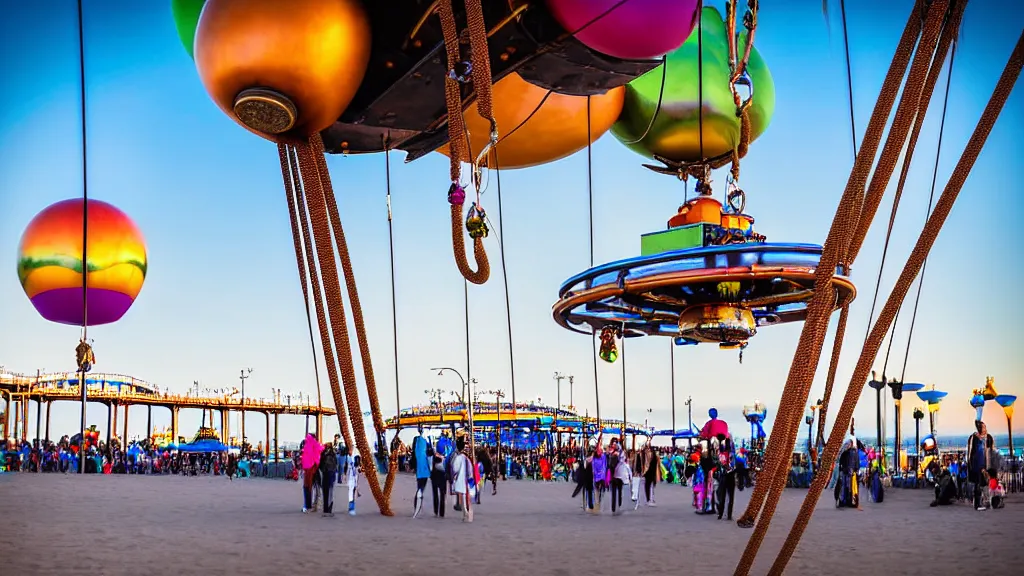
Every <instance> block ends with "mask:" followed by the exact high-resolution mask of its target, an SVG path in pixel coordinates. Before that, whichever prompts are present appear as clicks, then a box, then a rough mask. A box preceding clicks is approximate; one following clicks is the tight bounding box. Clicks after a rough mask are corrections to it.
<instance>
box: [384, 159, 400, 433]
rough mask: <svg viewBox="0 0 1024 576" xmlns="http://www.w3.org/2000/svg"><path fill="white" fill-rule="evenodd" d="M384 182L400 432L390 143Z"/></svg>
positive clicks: (397, 415) (397, 410)
mask: <svg viewBox="0 0 1024 576" xmlns="http://www.w3.org/2000/svg"><path fill="white" fill-rule="evenodd" d="M384 182H385V186H386V187H387V204H388V251H389V255H390V257H391V338H392V340H393V342H394V350H395V418H396V420H395V424H396V425H397V426H398V431H399V432H400V431H401V430H402V402H401V396H400V392H399V390H400V387H399V385H398V296H397V292H396V290H395V230H394V224H393V223H392V218H391V142H390V139H385V141H384ZM396 434H397V433H396Z"/></svg>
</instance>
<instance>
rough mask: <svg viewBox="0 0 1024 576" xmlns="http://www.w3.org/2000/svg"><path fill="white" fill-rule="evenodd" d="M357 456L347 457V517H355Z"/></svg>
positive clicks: (357, 491) (357, 478) (357, 486)
mask: <svg viewBox="0 0 1024 576" xmlns="http://www.w3.org/2000/svg"><path fill="white" fill-rule="evenodd" d="M361 463H362V462H361V461H360V460H359V456H356V457H352V456H349V463H348V515H349V516H355V515H356V496H360V494H359V465H360V464H361Z"/></svg>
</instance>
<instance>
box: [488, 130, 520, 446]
mask: <svg viewBox="0 0 1024 576" xmlns="http://www.w3.org/2000/svg"><path fill="white" fill-rule="evenodd" d="M494 170H495V172H494V177H495V180H496V181H497V186H498V191H497V192H498V254H499V255H500V256H501V279H502V282H503V283H504V288H505V322H506V324H507V326H508V370H509V379H510V380H511V382H512V418H513V420H516V419H518V414H519V412H518V410H517V409H516V357H515V354H514V353H513V350H514V349H513V347H512V304H511V299H510V298H509V294H508V269H507V268H506V265H505V224H504V216H505V208H504V206H502V205H501V160H500V158H499V157H498V149H497V148H495V149H494ZM498 403H499V405H500V404H501V398H498ZM500 409H501V408H500V407H499V410H500ZM498 435H499V438H498V446H499V452H500V446H501V438H500V435H501V430H498Z"/></svg>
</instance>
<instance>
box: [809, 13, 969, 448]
mask: <svg viewBox="0 0 1024 576" xmlns="http://www.w3.org/2000/svg"><path fill="white" fill-rule="evenodd" d="M966 4H967V2H966V0H965V1H963V2H957V3H956V5H955V6H953V8H952V14H951V15H950V18H949V20H948V21H947V25H946V27H945V28H944V30H943V33H942V36H941V37H940V38H939V44H938V48H937V49H936V51H935V57H934V60H933V61H932V64H931V67H930V68H929V70H928V73H927V77H926V78H925V82H924V89H923V91H922V92H921V95H920V104H919V107H920V108H919V110H918V112H917V114H916V115H915V116H914V126H913V129H912V130H911V132H910V142H909V144H907V149H906V152H905V153H904V154H903V162H902V165H901V167H900V176H899V180H898V182H897V185H896V194H895V197H894V198H893V204H892V210H891V211H890V213H889V226H888V229H887V231H886V235H885V247H884V248H883V249H882V262H881V264H880V265H879V269H878V278H877V280H876V283H875V295H874V300H873V301H872V303H871V312H870V314H869V316H868V325H869V326H870V324H871V322H872V320H873V319H874V314H875V304H876V303H877V300H878V290H879V286H880V285H881V281H882V270H883V268H884V267H885V260H886V255H887V254H888V249H889V240H890V238H891V237H892V230H893V227H894V226H895V224H896V213H897V211H898V210H899V205H900V200H901V199H902V197H903V189H904V186H905V185H906V182H907V175H908V174H909V172H910V163H911V161H912V159H913V157H914V151H915V149H916V148H917V141H918V139H919V138H920V135H921V128H922V126H923V125H924V120H925V117H926V116H927V113H928V106H929V104H930V103H931V99H932V96H933V94H934V92H935V85H936V83H937V82H938V80H939V76H940V75H941V73H942V64H943V62H945V58H946V54H947V52H948V51H949V47H950V45H951V44H952V42H953V40H954V39H955V38H956V34H957V30H958V29H959V27H960V21H961V19H962V18H963V13H964V7H965V6H966ZM919 53H920V51H919ZM904 95H906V93H904ZM893 149H894V153H895V154H896V155H899V152H900V149H899V148H896V147H893ZM888 150H890V148H889V146H888V145H887V146H886V148H885V149H883V151H882V156H883V158H884V157H885V155H886V151H888ZM875 174H876V175H877V174H878V172H877V171H876V172H875ZM890 175H891V171H890ZM886 183H888V179H887V180H886ZM874 184H875V182H874V180H872V187H873V185H874ZM870 189H871V187H869V193H868V197H869V198H870V197H871V192H870ZM883 189H884V187H883ZM877 198H878V200H879V201H881V194H879V195H878V196H877ZM871 217H872V219H873V217H874V214H872V215H871ZM862 224H863V223H862ZM866 228H867V227H864V229H866ZM861 241H862V242H863V238H861ZM856 256H857V253H856V252H853V253H851V256H850V261H851V262H852V261H853V260H854V259H855V258H856ZM847 313H848V309H847V308H844V309H843V315H842V316H841V317H840V319H839V328H838V329H837V332H836V344H835V345H834V348H833V354H832V361H831V363H830V365H829V371H828V378H827V380H826V381H825V395H824V397H823V399H822V404H821V411H820V412H819V414H820V416H819V418H818V439H817V444H820V443H821V442H823V440H824V436H825V415H826V414H827V411H828V403H829V401H830V400H831V397H832V387H833V384H834V382H835V376H836V368H837V366H838V360H839V353H840V351H839V350H837V349H836V347H840V348H841V347H842V337H843V333H844V331H845V328H846V316H847ZM882 372H883V374H884V373H885V371H884V370H883V371H882Z"/></svg>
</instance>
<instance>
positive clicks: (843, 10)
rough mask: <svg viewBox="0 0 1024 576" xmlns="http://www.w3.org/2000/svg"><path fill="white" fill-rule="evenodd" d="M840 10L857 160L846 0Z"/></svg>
mask: <svg viewBox="0 0 1024 576" xmlns="http://www.w3.org/2000/svg"><path fill="white" fill-rule="evenodd" d="M839 12H840V14H841V15H842V19H843V48H844V50H845V51H846V96H847V98H848V102H849V104H850V139H851V141H852V144H853V159H854V161H856V160H857V123H856V121H855V120H854V115H853V66H852V65H851V62H852V61H851V59H850V36H849V34H848V32H847V27H846V0H839Z"/></svg>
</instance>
